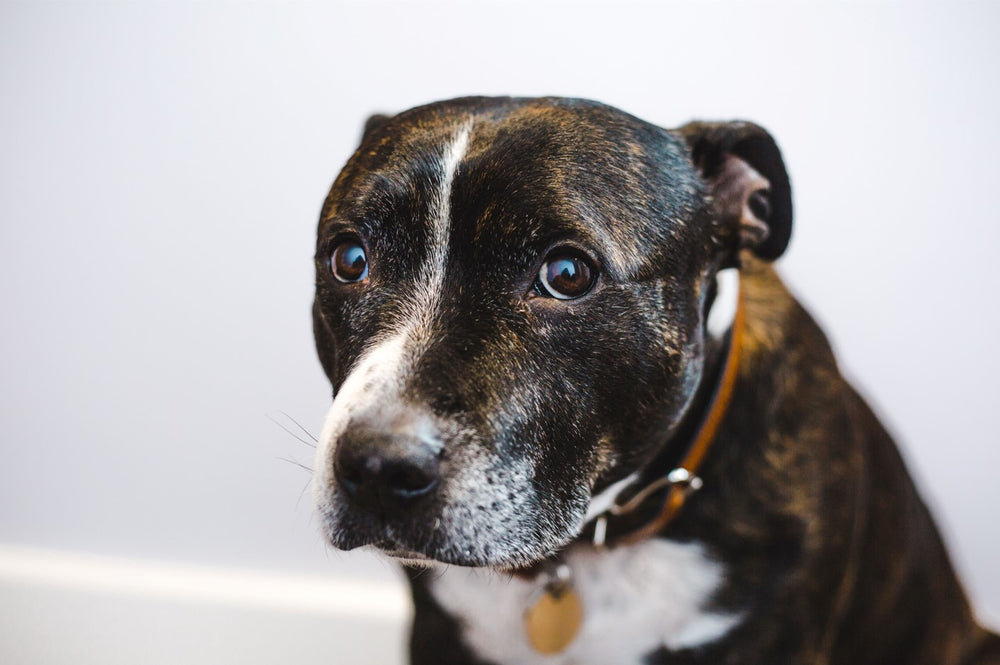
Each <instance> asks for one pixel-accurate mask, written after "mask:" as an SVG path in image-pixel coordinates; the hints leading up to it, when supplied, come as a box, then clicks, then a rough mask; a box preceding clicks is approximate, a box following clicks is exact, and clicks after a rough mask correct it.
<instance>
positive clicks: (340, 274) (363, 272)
mask: <svg viewBox="0 0 1000 665" xmlns="http://www.w3.org/2000/svg"><path fill="white" fill-rule="evenodd" d="M330 272H332V273H333V276H334V277H336V278H337V279H338V280H339V281H341V282H346V283H351V282H360V281H361V280H363V279H364V278H366V277H368V256H367V255H366V254H365V248H364V245H362V244H361V241H360V240H357V239H356V238H351V239H349V240H344V241H342V242H341V243H340V244H339V245H337V246H336V247H335V248H334V250H333V254H331V255H330Z"/></svg>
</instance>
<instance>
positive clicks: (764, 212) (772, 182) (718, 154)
mask: <svg viewBox="0 0 1000 665" xmlns="http://www.w3.org/2000/svg"><path fill="white" fill-rule="evenodd" d="M678 132H679V133H680V135H681V136H682V137H683V138H684V140H685V141H687V144H688V148H689V149H690V150H691V160H692V162H694V165H695V167H697V168H698V170H699V171H701V174H702V177H703V178H705V180H706V182H707V183H708V185H709V188H710V191H711V194H712V199H713V201H714V205H715V208H716V213H717V215H718V219H719V220H720V221H721V222H722V223H723V224H724V225H725V226H726V227H727V228H735V229H736V230H737V232H738V234H739V236H738V243H739V247H740V248H751V249H753V251H754V253H756V254H757V255H758V256H760V257H761V258H763V259H767V260H768V261H773V260H774V259H776V258H778V257H779V256H781V254H782V253H783V252H784V251H785V247H787V246H788V239H789V238H790V237H791V235H792V188H791V184H790V183H789V182H788V173H786V172H785V164H784V162H783V161H782V160H781V152H780V151H779V150H778V146H777V144H776V143H775V142H774V139H773V138H771V135H770V134H768V133H767V132H766V131H765V130H764V129H763V128H761V127H758V126H757V125H754V124H753V123H749V122H692V123H688V124H687V125H684V126H683V127H681V128H680V129H679V130H678Z"/></svg>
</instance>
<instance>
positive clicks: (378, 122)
mask: <svg viewBox="0 0 1000 665" xmlns="http://www.w3.org/2000/svg"><path fill="white" fill-rule="evenodd" d="M391 117H392V116H389V115H384V114H382V113H376V114H375V115H371V116H368V119H367V120H365V129H364V131H363V132H362V134H361V138H362V139H363V138H364V137H366V136H368V135H369V134H371V133H372V132H373V131H374V130H376V129H378V128H379V127H381V126H382V125H384V124H385V121H386V120H388V119H389V118H391Z"/></svg>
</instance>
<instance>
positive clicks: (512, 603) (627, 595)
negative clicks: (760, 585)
mask: <svg viewBox="0 0 1000 665" xmlns="http://www.w3.org/2000/svg"><path fill="white" fill-rule="evenodd" d="M565 560H566V562H567V563H568V564H569V565H570V567H571V568H572V570H573V585H574V587H575V588H576V590H577V593H579V594H580V598H581V600H582V601H583V607H584V619H583V626H582V627H581V629H580V633H579V634H578V635H577V637H576V639H575V640H574V641H573V642H572V643H571V644H570V646H569V647H567V649H566V650H565V651H564V652H563V653H561V654H557V655H554V656H543V655H541V654H538V653H536V652H535V651H534V650H532V648H531V647H530V646H529V645H528V641H527V638H526V636H525V633H524V624H523V621H522V617H523V615H524V611H525V608H527V607H528V605H529V604H530V603H531V599H532V598H533V597H534V594H535V593H536V592H537V590H538V585H537V584H536V583H533V582H527V581H524V580H521V579H519V578H514V577H510V576H508V575H502V574H498V573H494V572H491V571H487V570H482V569H470V568H459V567H456V566H450V567H448V568H446V569H444V570H443V571H433V572H430V571H429V573H428V574H431V575H436V577H435V579H434V580H433V581H432V582H431V584H430V589H431V593H432V594H433V596H434V598H435V599H436V600H437V602H438V603H439V604H440V605H441V607H443V608H444V609H445V610H446V611H447V612H448V613H449V614H451V615H453V616H454V617H455V618H456V619H458V620H459V621H460V622H461V625H462V636H463V638H464V640H465V642H466V644H467V645H468V646H469V647H471V648H472V649H473V651H474V652H475V653H477V654H478V655H480V656H482V657H483V658H484V659H486V660H489V661H493V662H495V663H502V664H505V665H506V664H508V663H510V664H515V663H516V664H517V665H533V664H535V663H538V664H539V665H591V664H592V665H608V664H609V663H622V664H625V663H640V662H642V659H643V657H645V656H646V655H648V654H649V653H650V652H652V651H655V650H656V649H658V648H660V647H666V648H668V649H670V650H678V649H685V648H690V647H695V646H699V645H702V644H706V643H709V642H713V641H715V640H717V639H719V638H721V637H722V636H723V635H725V634H726V633H727V632H728V631H729V630H730V629H731V628H732V627H733V626H735V625H736V624H737V623H738V622H739V616H738V615H733V614H717V613H712V612H709V611H707V610H706V609H705V606H706V603H707V602H708V600H709V598H710V597H711V595H712V594H713V593H714V592H715V590H716V589H718V587H719V585H720V584H721V582H722V579H723V574H724V571H723V567H722V565H721V564H719V563H718V562H715V561H712V560H710V559H709V558H707V557H706V556H705V552H704V550H703V548H702V547H701V545H699V544H697V543H692V544H681V543H676V542H671V541H669V540H659V539H657V540H650V541H647V542H644V543H641V544H639V545H635V546H631V547H621V548H617V549H609V550H606V551H604V552H597V551H595V550H593V549H591V548H579V549H577V550H573V549H571V550H570V551H569V552H567V554H566V556H565Z"/></svg>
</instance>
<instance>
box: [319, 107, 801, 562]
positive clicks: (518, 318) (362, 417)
mask: <svg viewBox="0 0 1000 665" xmlns="http://www.w3.org/2000/svg"><path fill="white" fill-rule="evenodd" d="M790 228H791V199H790V194H789V187H788V179H787V176H786V174H785V170H784V166H783V165H782V162H781V157H780V155H779V153H778V150H777V147H776V146H775V144H774V141H773V140H772V139H771V138H770V136H768V135H767V133H766V132H764V131H763V130H761V129H760V128H758V127H756V126H754V125H750V124H747V123H727V124H702V123H693V124H691V125H687V126H686V127H684V128H681V129H680V130H676V131H667V130H663V129H660V128H658V127H655V126H653V125H650V124H648V123H645V122H642V121H640V120H638V119H636V118H634V117H632V116H629V115H627V114H625V113H622V112H620V111H617V110H615V109H612V108H609V107H607V106H603V105H600V104H596V103H593V102H586V101H579V100H562V99H540V100H512V99H482V98H474V99H462V100H455V101H450V102H443V103H439V104H433V105H430V106H425V107H421V108H418V109H414V110H411V111H408V112H405V113H402V114H400V115H398V116H395V117H393V118H383V117H376V118H373V119H372V120H371V121H369V123H368V126H367V127H366V131H365V134H364V138H363V140H362V143H361V146H360V147H359V148H358V150H357V152H356V153H355V154H354V156H353V157H352V158H351V159H350V161H349V162H348V164H347V166H346V167H345V168H344V170H343V171H342V172H341V173H340V175H339V177H338V178H337V180H336V182H335V183H334V185H333V188H332V190H331V192H330V195H329V197H328V198H327V200H326V203H325V205H324V207H323V211H322V215H321V219H320V225H319V236H318V242H317V251H316V299H315V304H314V308H313V314H314V329H315V335H316V345H317V348H318V350H319V356H320V360H321V362H322V364H323V368H324V370H325V372H326V374H327V376H328V377H329V378H330V381H331V383H332V384H333V388H334V400H333V405H332V407H331V408H330V412H329V414H328V416H327V419H326V423H325V425H324V427H323V431H322V434H321V436H320V441H319V446H318V453H317V458H316V470H315V474H316V475H315V478H314V492H315V497H316V500H317V503H318V506H319V512H320V516H321V520H322V525H323V528H324V531H325V533H326V535H327V537H328V538H329V540H330V542H331V543H332V544H333V545H335V546H336V547H339V548H344V549H350V548H353V547H358V546H362V545H374V546H376V547H377V548H379V549H381V550H383V551H384V552H387V553H389V554H391V555H394V556H397V557H399V558H402V559H406V560H411V561H413V560H436V561H442V562H448V563H457V564H463V565H476V566H494V567H500V568H508V567H516V566H523V565H527V564H530V563H532V562H534V561H537V560H538V559H540V558H542V557H544V556H546V555H548V554H550V553H551V552H553V551H554V550H556V549H558V548H559V547H561V546H562V545H565V544H566V543H567V542H568V541H570V540H571V539H572V538H573V537H574V536H575V535H576V534H577V533H578V531H579V529H580V528H581V525H582V523H583V519H584V515H585V513H586V511H587V508H588V504H589V502H590V500H591V498H592V496H593V494H594V493H595V492H596V491H598V490H600V489H601V488H603V487H605V486H607V485H608V484H609V483H611V482H614V481H615V480H618V479H620V478H623V477H625V476H627V475H628V474H629V473H631V472H632V471H634V470H635V469H636V468H638V467H639V466H641V465H642V464H643V463H644V462H646V461H647V460H648V459H649V458H650V457H651V455H652V454H653V453H654V452H655V451H656V450H657V449H658V448H660V447H661V446H662V445H663V444H664V442H665V441H666V440H667V439H668V438H669V437H670V435H671V433H672V432H673V431H674V429H675V428H676V427H677V425H678V423H679V422H680V420H681V418H682V416H683V415H684V413H685V410H686V409H687V407H688V406H689V404H690V403H691V400H692V396H693V395H694V393H695V390H696V388H697V386H698V385H699V382H700V381H701V379H702V374H703V370H704V366H705V346H706V334H707V333H706V330H705V325H706V312H707V310H708V307H709V306H710V304H711V300H712V298H713V295H714V291H715V287H714V284H715V280H714V277H715V274H716V272H717V271H718V270H720V269H721V268H723V267H726V266H728V265H732V264H733V262H734V261H735V260H736V257H737V255H738V252H739V250H740V249H741V248H752V249H753V250H754V251H756V252H757V253H758V254H759V255H760V256H762V257H764V258H767V259H773V258H775V257H777V256H778V255H779V254H781V252H782V251H784V248H785V245H786V243H787V241H788V237H789V233H790Z"/></svg>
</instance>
